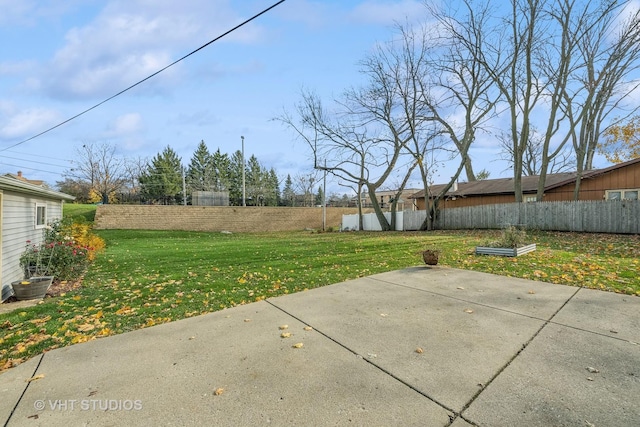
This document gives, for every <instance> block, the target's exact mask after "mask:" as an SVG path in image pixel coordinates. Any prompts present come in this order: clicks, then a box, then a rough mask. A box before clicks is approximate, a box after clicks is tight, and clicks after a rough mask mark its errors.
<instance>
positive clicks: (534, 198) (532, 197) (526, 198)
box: [524, 196, 537, 203]
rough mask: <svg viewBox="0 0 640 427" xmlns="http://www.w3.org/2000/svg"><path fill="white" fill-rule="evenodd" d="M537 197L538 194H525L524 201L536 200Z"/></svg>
mask: <svg viewBox="0 0 640 427" xmlns="http://www.w3.org/2000/svg"><path fill="white" fill-rule="evenodd" d="M536 199H537V197H536V196H525V198H524V201H525V202H527V203H529V202H535V201H536Z"/></svg>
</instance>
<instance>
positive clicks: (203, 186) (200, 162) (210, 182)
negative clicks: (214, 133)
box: [186, 141, 215, 193]
mask: <svg viewBox="0 0 640 427" xmlns="http://www.w3.org/2000/svg"><path fill="white" fill-rule="evenodd" d="M186 179H187V187H188V190H189V193H192V192H194V191H213V189H214V185H215V177H214V170H213V158H212V156H211V153H209V149H208V148H207V145H206V144H205V143H204V141H200V144H199V145H198V148H197V149H196V151H195V153H193V157H192V158H191V163H190V164H189V167H188V168H187V178H186Z"/></svg>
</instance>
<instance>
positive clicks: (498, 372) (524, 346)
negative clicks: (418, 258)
mask: <svg viewBox="0 0 640 427" xmlns="http://www.w3.org/2000/svg"><path fill="white" fill-rule="evenodd" d="M369 279H371V280H375V281H377V282H381V283H384V284H387V285H393V286H399V287H402V288H407V289H412V290H416V291H420V292H424V293H428V294H431V295H438V296H440V297H444V298H449V299H452V300H455V301H461V302H465V303H469V304H475V305H478V306H482V307H487V308H490V309H493V310H498V311H502V312H506V313H510V314H515V315H518V316H523V317H528V318H530V319H534V320H540V321H542V322H543V324H542V325H541V326H540V328H538V330H537V331H536V332H535V333H534V334H533V335H532V336H531V337H530V338H529V339H528V340H527V341H526V342H525V343H524V344H523V345H522V346H521V347H520V349H519V350H518V351H517V352H516V353H515V354H514V355H513V356H512V357H511V358H510V359H509V360H508V361H507V362H506V363H505V364H504V365H503V366H502V367H500V368H499V369H498V370H497V371H496V373H495V374H494V375H493V376H492V377H491V378H490V379H489V381H487V383H486V384H483V386H482V387H481V388H480V389H479V390H478V391H477V392H476V393H475V394H474V395H473V396H472V397H471V399H469V401H468V402H467V403H466V404H465V405H464V406H463V407H462V409H461V410H460V412H459V413H457V412H455V411H454V414H455V418H453V419H452V420H451V421H452V422H453V421H455V419H456V418H458V417H459V418H461V419H462V420H464V421H465V422H467V423H469V424H471V425H473V426H477V424H476V423H474V422H473V421H472V420H470V419H467V418H466V417H465V416H464V412H465V411H466V410H467V409H468V408H469V406H471V404H472V403H473V402H474V401H475V400H476V399H477V398H478V397H479V396H480V395H481V394H482V392H483V391H484V390H485V389H486V388H487V387H488V386H489V385H490V384H491V383H492V382H493V381H494V380H495V379H496V378H498V377H499V376H500V374H501V373H502V372H504V370H505V369H507V368H508V367H509V365H511V363H513V361H514V360H516V359H517V358H518V356H520V354H521V353H522V352H523V351H524V350H525V349H526V348H527V347H528V346H529V344H531V342H533V340H534V339H536V337H537V336H538V335H539V334H540V333H541V332H542V331H543V329H544V328H545V327H546V326H547V325H549V324H554V325H559V326H564V327H568V328H573V329H578V330H583V329H581V328H577V327H572V326H569V325H564V324H561V323H557V322H553V318H554V317H556V315H557V314H558V313H560V311H562V309H563V308H564V307H565V306H566V305H567V304H568V303H569V302H570V301H571V300H572V299H573V298H574V297H575V296H576V295H577V294H578V292H580V290H581V289H582V287H579V288H577V289H576V291H575V292H573V293H572V294H571V295H570V296H569V297H568V298H567V299H566V300H565V301H564V302H563V303H562V305H560V307H558V309H557V310H556V311H554V312H553V313H552V314H551V316H550V317H549V318H548V319H542V318H539V317H536V316H530V315H527V314H523V313H518V312H515V311H512V310H506V309H504V308H500V307H494V306H491V305H488V304H482V303H478V302H475V301H470V300H468V299H464V298H458V297H453V296H451V295H444V294H441V293H438V292H433V291H429V290H426V289H419V288H416V287H413V286H409V285H402V284H398V283H394V282H389V281H386V280H381V279H379V278H376V277H369ZM584 331H585V332H591V333H594V334H597V335H602V336H606V337H608V338H614V339H617V340H621V341H624V342H631V343H632V344H636V345H638V343H634V342H632V341H628V340H625V339H622V338H617V337H611V336H608V335H605V334H601V333H598V332H593V331H588V330H584Z"/></svg>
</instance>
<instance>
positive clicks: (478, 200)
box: [409, 158, 640, 210]
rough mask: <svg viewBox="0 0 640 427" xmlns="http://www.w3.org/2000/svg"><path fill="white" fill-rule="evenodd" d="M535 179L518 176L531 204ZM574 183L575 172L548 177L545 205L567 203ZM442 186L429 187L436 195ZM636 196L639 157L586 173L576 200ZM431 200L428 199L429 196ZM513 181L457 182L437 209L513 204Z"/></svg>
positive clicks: (421, 202) (420, 200) (421, 205)
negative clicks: (558, 202) (559, 202)
mask: <svg viewBox="0 0 640 427" xmlns="http://www.w3.org/2000/svg"><path fill="white" fill-rule="evenodd" d="M538 180H539V177H538V176H523V177H522V193H523V201H525V202H535V201H536V193H537V189H538ZM575 184H576V173H575V172H572V173H558V174H549V175H547V179H546V182H545V188H544V196H543V200H544V201H545V202H556V201H571V200H573V191H574V188H575ZM442 188H444V185H434V186H432V187H431V193H432V194H438V192H439V191H440V190H442ZM639 195H640V158H638V159H634V160H630V161H628V162H624V163H619V164H617V165H613V166H611V167H608V168H605V169H594V170H590V171H586V172H584V173H583V175H582V181H581V183H580V194H579V200H638V199H639ZM409 198H410V199H414V200H415V203H416V205H417V207H418V209H419V210H424V209H425V206H426V204H425V192H424V190H422V191H419V192H417V193H414V194H412V195H411V196H410V197H409ZM430 198H431V197H430ZM515 200H516V199H515V192H514V188H513V178H500V179H486V180H482V181H473V182H461V183H458V184H454V186H453V187H452V188H451V189H450V190H449V191H448V192H447V194H446V195H445V198H444V200H441V201H440V204H439V207H440V208H441V209H446V208H458V207H463V206H478V205H488V204H497V203H513V202H515Z"/></svg>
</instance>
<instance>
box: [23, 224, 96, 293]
mask: <svg viewBox="0 0 640 427" xmlns="http://www.w3.org/2000/svg"><path fill="white" fill-rule="evenodd" d="M104 246H105V244H104V240H102V239H101V238H100V237H98V236H96V235H95V234H93V233H92V232H91V227H90V226H89V225H88V224H86V223H82V222H80V223H74V222H73V221H72V220H70V219H64V220H58V221H54V222H52V223H51V224H50V225H49V226H48V227H47V228H46V229H45V230H44V242H43V243H41V244H39V245H34V244H31V243H30V242H27V248H26V249H25V251H24V252H23V254H22V256H21V257H20V264H21V266H22V268H23V269H24V271H25V277H29V276H31V275H34V274H35V275H43V276H54V277H55V278H56V279H58V280H69V281H72V280H78V279H79V278H80V277H81V276H82V274H84V272H85V271H86V269H87V267H88V266H89V264H90V263H91V261H93V260H94V259H95V255H96V252H97V251H99V250H101V249H103V248H104Z"/></svg>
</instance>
